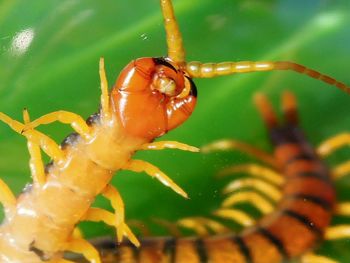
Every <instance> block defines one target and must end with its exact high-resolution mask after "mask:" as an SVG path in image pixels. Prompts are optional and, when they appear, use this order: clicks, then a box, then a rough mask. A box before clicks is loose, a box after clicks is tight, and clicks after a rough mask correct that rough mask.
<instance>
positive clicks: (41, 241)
mask: <svg viewBox="0 0 350 263" xmlns="http://www.w3.org/2000/svg"><path fill="white" fill-rule="evenodd" d="M160 6H161V9H162V13H163V17H164V27H165V31H166V42H167V47H168V54H167V56H165V57H157V58H154V57H142V58H138V59H135V60H132V61H131V62H130V63H129V64H127V65H126V67H125V68H124V69H123V70H122V71H121V73H120V74H119V77H118V78H117V80H116V82H115V84H114V85H113V87H112V89H111V91H109V90H108V89H109V85H108V82H107V77H106V72H105V68H104V67H105V66H104V59H103V58H101V59H100V62H99V75H100V83H101V85H100V86H101V99H100V103H101V106H100V110H99V111H98V112H97V113H96V114H93V115H91V116H90V117H89V118H88V119H87V120H86V121H85V120H84V118H83V117H81V116H80V115H78V114H75V113H73V112H69V111H64V110H58V111H54V112H51V113H48V114H45V115H43V116H42V117H39V118H36V119H34V120H31V117H30V116H29V111H28V110H26V109H25V110H24V111H23V121H22V122H21V121H17V120H14V119H12V118H10V117H9V116H8V115H6V114H4V113H0V120H1V121H2V122H3V123H5V124H7V125H8V126H9V127H10V128H11V129H12V130H14V131H15V132H16V133H18V134H20V135H21V136H24V137H25V138H26V139H27V148H28V151H29V153H30V161H29V163H30V171H31V175H32V179H33V182H32V183H30V184H28V185H27V186H26V187H25V188H24V189H23V192H22V193H21V194H20V195H19V196H18V197H16V196H15V195H14V194H13V193H12V191H11V190H10V188H9V187H8V186H7V184H6V183H5V182H4V181H2V180H1V181H0V188H1V196H0V198H1V199H0V201H1V203H2V205H3V207H4V212H5V219H4V221H3V223H2V225H1V227H0V251H1V261H2V262H34V263H35V262H72V261H71V260H69V259H67V258H65V257H64V253H65V252H66V251H70V252H73V253H77V254H82V256H83V257H84V258H85V259H86V260H88V261H89V262H101V257H100V255H99V253H98V251H97V250H96V249H95V248H94V246H92V245H91V244H90V243H89V242H88V241H87V240H85V239H83V238H81V237H79V235H78V234H77V232H78V231H77V230H76V225H77V224H78V223H79V222H81V221H93V222H96V221H102V222H104V223H106V224H107V225H110V226H112V227H115V228H116V240H117V241H118V242H121V241H122V239H123V237H126V238H127V239H128V240H129V241H130V242H131V243H132V244H133V245H134V246H135V249H136V247H139V246H140V242H139V240H138V239H137V238H136V236H135V235H134V234H133V232H132V231H131V230H130V228H129V227H128V225H127V224H126V223H125V211H124V202H123V200H122V198H121V195H120V194H119V191H118V190H117V189H116V187H114V186H113V185H112V184H111V183H110V181H111V179H112V178H113V176H114V174H115V172H118V171H120V170H130V171H134V172H145V173H147V174H148V175H150V176H151V177H153V178H156V179H158V180H159V181H160V182H161V183H163V184H164V185H165V186H168V187H170V188H171V189H172V190H174V191H175V192H176V193H177V194H179V195H181V196H183V197H185V198H187V197H188V195H187V193H186V192H185V191H184V190H183V189H182V188H181V187H180V186H178V185H177V184H176V183H175V182H174V181H173V180H172V179H170V178H169V177H168V176H167V175H166V174H164V173H163V172H162V171H161V170H160V169H159V168H158V167H156V166H154V165H152V164H150V163H148V162H146V161H142V160H135V159H132V156H133V155H134V153H135V152H136V151H138V150H160V149H164V148H178V149H181V150H186V151H193V152H196V151H198V148H196V147H193V146H189V145H186V144H182V143H179V142H175V141H163V142H162V141H154V139H156V138H158V137H160V136H162V135H164V134H165V133H167V132H168V131H170V130H172V129H175V128H176V127H178V126H179V125H180V124H182V123H183V122H185V121H186V120H187V118H188V117H189V116H190V115H191V113H192V112H193V110H194V108H195V105H196V101H197V89H196V86H195V84H194V82H193V79H194V78H214V77H217V76H223V75H231V74H238V73H249V72H257V71H275V70H289V71H294V72H297V73H299V74H304V75H307V76H309V77H311V78H314V79H317V80H320V81H322V82H324V83H326V84H329V85H331V86H334V87H336V88H338V89H340V90H342V91H344V92H345V93H350V92H349V90H350V89H349V87H348V86H347V85H346V84H344V83H342V82H340V81H338V80H336V79H334V78H332V77H330V76H328V75H324V74H322V73H319V72H317V71H315V70H313V69H310V68H308V67H305V66H303V65H300V64H297V63H294V62H288V61H277V62H272V61H240V62H220V63H202V62H196V61H193V62H186V61H185V50H184V47H183V41H182V36H181V33H180V30H179V26H178V24H177V22H176V19H175V15H174V10H173V7H172V3H171V1H170V0H161V1H160ZM53 122H60V123H64V124H69V125H70V126H71V127H72V129H73V131H74V133H72V134H71V135H69V136H67V137H66V138H65V139H64V140H63V142H62V143H61V144H60V145H58V144H57V143H56V142H55V141H54V140H53V139H52V138H50V137H49V136H47V135H45V134H44V133H42V132H40V131H38V130H37V127H39V126H42V125H47V124H50V123H53ZM41 151H43V152H44V153H45V154H46V155H47V156H48V157H49V158H50V159H51V161H50V162H49V163H48V164H46V165H44V163H43V161H42V154H41ZM98 195H102V196H103V197H105V198H106V199H107V200H109V201H110V202H111V206H112V208H113V209H114V212H110V211H108V210H105V209H101V208H97V207H91V205H92V203H93V201H94V200H95V198H96V196H98ZM166 243H167V245H166V246H165V247H164V248H165V250H168V249H169V252H171V251H172V250H173V248H174V244H173V240H172V239H170V240H169V241H168V242H166ZM182 245H183V247H184V248H185V247H186V244H182ZM200 247H201V246H199V248H200ZM188 248H189V249H191V248H190V247H188ZM141 250H142V249H141ZM168 254H169V255H170V257H172V255H174V254H173V253H164V255H166V257H168V256H167V255H168ZM202 256H204V255H201V257H202ZM278 256H280V255H279V254H278ZM276 257H277V256H276ZM170 260H172V259H171V258H170ZM202 260H203V258H200V259H199V261H202ZM180 262H181V261H180Z"/></svg>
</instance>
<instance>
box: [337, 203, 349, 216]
mask: <svg viewBox="0 0 350 263" xmlns="http://www.w3.org/2000/svg"><path fill="white" fill-rule="evenodd" d="M334 213H335V214H337V215H340V216H350V202H344V203H339V204H337V205H336V206H335V209H334Z"/></svg>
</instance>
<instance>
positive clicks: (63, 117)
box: [25, 110, 91, 140]
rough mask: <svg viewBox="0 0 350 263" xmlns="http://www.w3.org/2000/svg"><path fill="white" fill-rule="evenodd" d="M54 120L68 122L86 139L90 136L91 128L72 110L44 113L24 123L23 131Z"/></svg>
mask: <svg viewBox="0 0 350 263" xmlns="http://www.w3.org/2000/svg"><path fill="white" fill-rule="evenodd" d="M55 121H59V122H62V123H65V124H70V125H71V126H72V128H73V129H74V131H76V132H77V133H79V134H80V135H81V136H82V137H83V138H85V139H87V140H88V139H90V138H91V128H90V127H89V126H88V125H87V124H86V122H85V120H84V119H83V118H82V117H81V116H79V115H78V114H75V113H73V112H69V111H62V110H60V111H54V112H51V113H48V114H45V115H43V116H41V117H39V118H37V119H36V120H34V121H32V122H31V123H28V124H26V127H25V131H26V130H28V129H34V128H35V127H37V126H39V125H42V124H49V123H52V122H55Z"/></svg>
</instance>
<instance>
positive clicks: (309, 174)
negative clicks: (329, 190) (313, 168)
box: [288, 172, 333, 186]
mask: <svg viewBox="0 0 350 263" xmlns="http://www.w3.org/2000/svg"><path fill="white" fill-rule="evenodd" d="M300 177H305V178H315V179H318V180H321V181H323V182H325V183H327V184H330V185H332V186H333V183H332V181H331V179H330V178H329V177H328V175H327V174H326V173H324V172H322V173H321V172H300V173H297V174H295V175H293V176H290V177H288V180H290V179H293V178H300Z"/></svg>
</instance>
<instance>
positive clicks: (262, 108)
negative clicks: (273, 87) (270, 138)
mask: <svg viewBox="0 0 350 263" xmlns="http://www.w3.org/2000/svg"><path fill="white" fill-rule="evenodd" d="M254 102H255V104H256V106H257V108H258V110H259V112H260V114H261V116H262V118H263V119H264V121H265V123H266V125H267V127H268V128H269V129H271V128H273V127H275V126H276V125H277V117H276V114H275V112H274V111H273V109H272V106H271V103H270V102H269V100H268V99H267V98H266V96H265V95H263V94H262V93H257V94H255V96H254Z"/></svg>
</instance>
